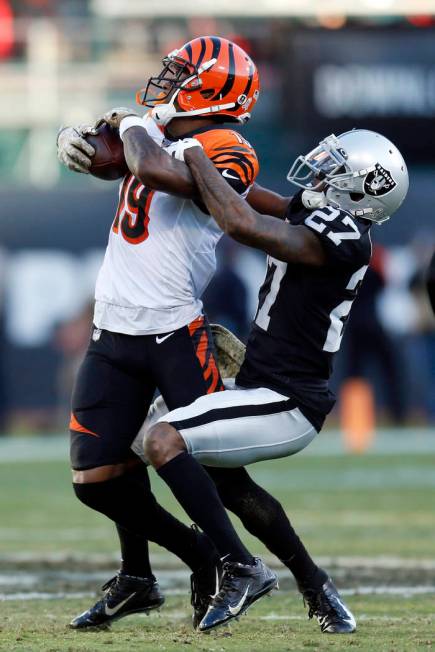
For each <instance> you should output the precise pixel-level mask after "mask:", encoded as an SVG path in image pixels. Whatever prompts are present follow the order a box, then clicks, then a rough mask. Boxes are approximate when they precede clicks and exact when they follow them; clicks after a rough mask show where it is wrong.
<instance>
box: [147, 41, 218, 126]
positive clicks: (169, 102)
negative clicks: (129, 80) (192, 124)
mask: <svg viewBox="0 0 435 652" xmlns="http://www.w3.org/2000/svg"><path fill="white" fill-rule="evenodd" d="M215 63H216V59H210V60H209V61H206V62H204V63H202V64H201V65H200V66H199V67H198V66H196V65H195V64H193V63H190V61H188V60H187V59H184V58H183V57H180V56H179V55H177V54H176V52H174V53H171V54H169V55H168V56H167V57H165V58H164V59H163V69H162V71H161V73H160V74H159V75H158V76H157V77H150V79H149V80H148V84H147V85H146V87H145V88H144V89H142V90H140V91H138V92H137V94H136V101H137V102H138V103H139V104H142V105H144V106H148V107H150V108H152V109H153V117H154V119H155V120H156V122H157V123H158V124H161V125H162V126H165V125H167V124H168V123H169V122H170V121H171V120H172V119H173V118H175V117H189V115H190V116H193V115H202V114H203V113H205V111H202V110H201V111H189V112H188V111H182V110H180V107H179V106H178V105H177V95H178V94H179V92H180V91H197V90H200V89H201V87H202V85H203V82H202V79H201V74H202V73H203V72H204V71H205V70H208V69H209V68H211V67H212V66H213V65H214V64H215ZM211 111H213V108H211V109H210V112H211Z"/></svg>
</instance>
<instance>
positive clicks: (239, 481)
mask: <svg viewBox="0 0 435 652" xmlns="http://www.w3.org/2000/svg"><path fill="white" fill-rule="evenodd" d="M209 473H210V475H211V477H212V478H213V480H214V481H215V483H216V486H217V489H218V492H219V495H220V497H221V499H222V502H223V504H224V505H225V507H226V508H227V509H229V510H231V511H232V512H233V513H234V514H236V515H237V516H238V517H239V518H240V520H241V521H242V523H243V525H244V527H245V528H246V529H247V530H248V532H250V533H251V534H253V535H254V536H256V537H257V538H258V539H259V540H260V541H262V543H264V545H265V546H266V547H267V548H268V549H269V550H270V551H271V552H272V553H273V554H274V555H276V556H277V557H278V559H280V560H281V561H282V563H283V564H284V565H285V566H287V568H288V569H289V570H290V571H291V572H292V573H293V575H294V577H295V580H296V582H297V583H298V585H299V586H301V587H306V586H310V587H311V586H312V587H313V588H318V587H319V586H321V585H322V584H323V583H324V582H325V581H326V579H327V577H328V576H327V574H326V573H325V572H324V571H323V570H322V569H319V568H318V567H317V566H316V564H315V563H314V561H313V560H312V559H311V557H310V555H309V554H308V552H307V550H306V548H305V546H304V544H303V543H302V541H301V540H300V538H299V537H298V535H297V534H296V532H295V531H294V529H293V527H292V526H291V524H290V521H289V520H288V518H287V516H286V514H285V512H284V510H283V508H282V505H281V504H280V503H279V502H278V501H277V500H276V499H275V498H274V497H273V496H271V495H270V494H269V493H267V491H265V490H264V489H263V488H262V487H260V486H259V485H258V484H256V483H255V482H254V481H253V480H252V478H251V477H250V476H249V474H248V472H247V471H246V469H242V468H240V469H215V468H210V469H209Z"/></svg>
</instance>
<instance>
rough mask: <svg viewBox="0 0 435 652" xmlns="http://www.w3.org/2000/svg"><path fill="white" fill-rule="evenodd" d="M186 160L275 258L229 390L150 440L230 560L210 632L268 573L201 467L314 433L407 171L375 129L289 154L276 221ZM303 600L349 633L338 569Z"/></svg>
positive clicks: (200, 182)
mask: <svg viewBox="0 0 435 652" xmlns="http://www.w3.org/2000/svg"><path fill="white" fill-rule="evenodd" d="M188 144H189V143H186V145H188ZM184 160H185V162H186V163H187V164H188V165H189V167H190V170H191V173H192V175H193V177H194V179H195V181H196V183H197V186H198V189H199V191H200V193H201V196H202V199H203V201H204V204H205V205H206V207H207V209H208V211H209V213H210V214H211V215H213V217H214V218H215V220H216V222H217V223H218V224H219V226H220V227H221V228H222V229H223V230H224V231H225V232H226V233H228V234H229V235H230V236H231V237H233V238H234V239H236V240H238V241H239V242H242V243H244V244H247V245H250V246H252V247H255V248H257V249H260V250H262V251H265V252H266V253H267V254H268V255H269V258H268V268H267V274H266V279H265V281H264V283H263V286H262V287H261V289H260V293H259V305H258V310H257V314H256V317H255V320H254V323H253V326H252V330H251V333H250V336H249V339H248V344H247V349H246V356H245V360H244V362H243V364H242V367H241V369H240V372H239V374H238V375H237V377H236V381H235V382H236V385H235V387H234V388H233V389H231V390H227V391H224V392H219V393H217V394H212V395H208V396H204V397H200V398H199V399H197V400H196V401H195V402H194V403H193V404H191V405H190V406H187V407H185V408H180V409H177V410H173V411H171V412H169V413H168V414H166V415H165V416H163V417H162V418H161V419H159V421H158V422H157V424H155V425H154V426H152V427H151V428H150V430H149V432H148V435H147V438H146V441H145V453H146V455H147V457H148V459H149V460H150V462H151V463H152V464H153V466H154V467H155V468H156V469H157V471H158V473H159V475H160V476H161V477H162V478H163V480H164V481H165V482H166V483H167V484H168V485H169V487H170V488H171V490H172V492H173V493H174V495H175V497H176V498H177V499H178V501H179V502H180V504H181V505H182V506H183V507H184V509H185V510H186V512H187V513H188V514H189V516H190V517H191V518H192V519H193V520H194V521H195V522H196V523H198V525H200V527H201V528H202V529H203V530H204V532H205V533H206V534H208V535H209V537H210V538H211V539H212V540H213V542H214V543H215V545H216V547H217V549H218V551H219V553H220V556H221V557H222V558H224V559H226V560H227V562H226V563H225V564H224V572H223V576H222V579H221V582H220V590H219V591H218V592H217V593H216V595H215V596H214V597H213V599H212V600H211V603H210V606H209V608H208V610H207V613H206V614H205V616H204V618H203V619H202V621H201V623H200V625H199V629H200V630H201V631H205V630H208V629H211V628H212V627H216V626H217V625H219V624H221V623H223V622H227V621H229V620H231V619H232V618H234V617H236V616H238V615H240V614H241V613H243V612H244V611H246V609H247V608H248V607H249V606H250V605H251V604H252V603H253V602H254V601H255V600H257V599H258V598H260V597H261V596H262V595H264V594H265V593H267V592H268V591H269V590H270V589H271V587H273V585H274V581H273V578H272V577H271V576H270V573H268V572H267V569H265V567H264V566H263V565H262V562H261V561H260V560H255V563H252V562H251V563H248V562H247V561H246V548H244V547H243V544H241V541H240V539H239V538H238V536H237V534H236V532H235V530H234V528H233V527H232V525H231V523H230V522H229V520H228V517H227V515H226V513H225V509H224V507H223V505H222V503H221V501H220V499H219V497H218V495H217V493H216V489H215V487H214V485H213V483H212V481H211V480H210V478H209V477H208V475H207V473H206V472H205V470H204V468H203V467H202V466H201V464H203V465H206V466H207V465H209V466H214V467H219V466H222V467H240V466H242V465H246V464H249V463H252V462H256V461H259V460H264V459H272V458H277V457H284V456H286V455H292V454H294V453H297V452H298V451H300V450H301V449H302V448H304V447H305V446H307V444H309V443H310V441H311V440H312V439H313V438H314V437H315V436H316V434H317V433H318V432H319V431H320V429H321V427H322V425H323V422H324V419H325V416H326V415H327V413H328V412H329V411H330V409H331V408H332V406H333V403H334V397H333V394H332V393H331V391H330V389H329V385H328V381H329V378H330V375H331V371H332V359H333V356H334V353H336V352H337V351H338V350H339V348H340V343H341V339H342V335H343V329H344V325H345V322H346V320H347V318H348V315H349V312H350V309H351V306H352V302H353V300H354V299H355V296H356V294H357V291H358V288H359V286H360V284H361V282H362V280H363V277H364V274H365V271H366V270H367V267H368V264H369V261H370V256H371V242H370V227H371V225H372V223H373V222H376V223H381V222H384V221H385V220H387V219H388V218H389V217H391V215H392V214H393V213H394V212H395V211H396V210H397V209H398V208H399V206H400V205H401V203H402V202H403V200H404V198H405V196H406V193H407V190H408V173H407V169H406V165H405V162H404V160H403V158H402V156H401V154H400V152H399V151H398V149H397V148H396V147H395V146H394V145H393V144H392V143H391V142H390V141H388V140H387V139H386V138H384V137H383V136H381V135H380V134H376V133H374V132H370V131H365V130H353V131H351V132H347V133H345V134H342V135H341V136H339V137H338V138H337V137H336V136H333V135H331V136H328V137H327V138H325V139H324V140H323V141H321V143H320V144H319V145H318V147H316V148H315V149H313V150H312V151H311V152H309V154H307V155H306V156H299V157H298V158H297V159H296V161H295V162H294V164H293V166H292V168H291V170H290V172H289V174H288V177H287V178H288V180H289V181H290V182H292V183H293V184H295V185H297V186H298V187H299V188H300V189H301V190H300V192H299V193H298V194H297V195H296V196H295V197H293V198H292V200H291V201H290V202H289V203H288V205H287V206H283V213H284V219H283V220H277V219H276V218H274V217H271V216H268V215H261V214H260V213H257V212H256V211H254V210H253V209H252V208H250V207H249V205H247V204H246V202H244V201H243V200H242V199H241V198H240V197H239V196H238V195H237V194H236V193H235V192H234V191H232V190H231V189H229V188H228V187H227V186H226V184H225V181H224V180H222V179H221V177H220V176H219V174H218V173H217V172H216V171H215V170H214V168H213V166H212V165H211V164H210V162H209V161H208V160H207V158H206V156H205V155H204V154H203V152H202V151H201V149H200V147H198V146H197V143H196V142H192V143H191V147H190V148H188V147H186V149H185V152H184ZM286 203H287V202H286ZM186 478H188V479H189V481H188V482H186ZM241 551H242V552H241ZM306 599H307V601H308V604H309V614H310V615H316V616H317V618H318V620H319V622H320V625H321V628H322V631H331V632H334V631H343V632H344V631H346V632H351V631H354V629H355V620H354V618H353V616H352V614H351V613H350V612H349V611H348V610H347V608H346V607H345V605H344V604H343V603H342V601H341V600H340V597H339V595H338V593H337V591H336V589H335V587H334V585H333V584H332V582H331V581H330V580H327V581H325V583H324V584H323V586H322V587H321V588H320V589H319V590H317V591H315V592H312V593H310V592H309V591H307V592H306ZM336 622H339V627H338V628H335V627H334V623H336Z"/></svg>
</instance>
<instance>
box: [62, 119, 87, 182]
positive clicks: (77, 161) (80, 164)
mask: <svg viewBox="0 0 435 652" xmlns="http://www.w3.org/2000/svg"><path fill="white" fill-rule="evenodd" d="M91 130H92V127H89V126H88V125H79V126H77V127H63V128H62V129H61V130H60V131H59V133H58V135H57V158H58V159H59V161H60V162H61V163H62V165H65V167H67V168H68V169H69V170H73V171H74V172H81V173H82V174H89V168H90V167H91V163H92V160H91V159H92V157H93V156H94V154H95V149H94V148H93V147H91V145H89V143H87V142H86V140H85V139H84V136H86V134H88V133H90V132H91Z"/></svg>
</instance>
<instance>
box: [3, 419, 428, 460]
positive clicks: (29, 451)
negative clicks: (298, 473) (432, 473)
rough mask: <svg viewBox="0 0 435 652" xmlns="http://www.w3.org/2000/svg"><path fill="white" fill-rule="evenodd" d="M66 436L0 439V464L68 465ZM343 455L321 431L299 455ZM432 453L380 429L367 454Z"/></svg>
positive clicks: (419, 434) (423, 432)
mask: <svg viewBox="0 0 435 652" xmlns="http://www.w3.org/2000/svg"><path fill="white" fill-rule="evenodd" d="M68 447H69V442H68V437H67V435H66V434H65V435H46V436H40V435H34V436H27V435H26V436H14V437H2V438H0V463H2V462H3V463H10V462H36V461H41V462H44V461H60V460H63V461H65V463H67V461H68ZM343 453H345V448H344V444H343V436H342V433H341V432H339V431H338V430H324V431H323V432H322V433H321V434H320V435H319V436H318V437H316V439H315V440H314V441H313V443H312V444H311V445H310V446H308V447H307V448H306V449H305V450H304V451H303V452H302V453H301V454H302V455H314V456H316V455H319V456H330V455H340V454H343ZM398 453H435V435H434V432H433V429H430V428H418V427H416V428H397V429H390V428H382V429H379V430H378V432H377V434H376V437H375V439H374V443H373V446H372V447H371V448H370V450H369V451H368V454H380V455H383V454H388V455H391V454H398Z"/></svg>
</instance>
